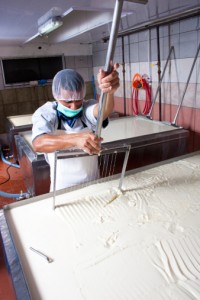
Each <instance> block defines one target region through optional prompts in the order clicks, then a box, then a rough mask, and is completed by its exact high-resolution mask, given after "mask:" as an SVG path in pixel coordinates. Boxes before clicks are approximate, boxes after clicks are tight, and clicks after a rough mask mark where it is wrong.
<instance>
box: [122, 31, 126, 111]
mask: <svg viewBox="0 0 200 300" xmlns="http://www.w3.org/2000/svg"><path fill="white" fill-rule="evenodd" d="M125 73H126V69H125V58H124V37H123V36H122V75H123V95H124V116H126V75H125Z"/></svg>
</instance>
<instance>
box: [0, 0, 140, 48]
mask: <svg viewBox="0 0 200 300" xmlns="http://www.w3.org/2000/svg"><path fill="white" fill-rule="evenodd" d="M135 1H136V2H137V1H140V0H135ZM138 5H139V6H140V5H141V4H138V3H133V1H132V2H128V1H124V3H123V11H122V16H125V15H127V14H131V13H133V12H134V11H135V10H136V9H137V7H138ZM114 6H115V0H100V1H99V0H46V1H41V0H40V1H38V0H29V1H27V0H17V1H16V0H1V1H0V15H1V18H0V46H3V45H6V46H20V45H22V44H24V43H34V42H36V41H38V39H40V42H41V41H42V42H44V43H50V44H55V43H60V42H66V41H70V42H75V43H76V42H78V43H84V42H85V43H92V42H94V41H95V40H97V39H100V38H103V36H104V35H108V34H109V27H110V26H109V25H108V24H109V23H110V22H111V21H112V17H113V11H114ZM53 7H58V8H60V10H61V15H62V19H63V25H62V26H61V27H60V28H58V29H56V30H55V31H54V32H52V33H50V34H49V35H48V36H44V37H41V36H39V34H38V19H39V18H41V17H42V16H43V15H44V14H46V13H47V12H48V11H49V10H50V9H52V8H53Z"/></svg>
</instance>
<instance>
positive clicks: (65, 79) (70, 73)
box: [32, 64, 119, 190]
mask: <svg viewBox="0 0 200 300" xmlns="http://www.w3.org/2000/svg"><path fill="white" fill-rule="evenodd" d="M117 68H118V64H116V65H115V66H114V67H113V70H112V72H111V73H110V74H109V75H106V73H105V72H104V71H103V70H102V69H100V70H99V73H98V75H97V79H98V83H99V87H100V89H101V90H102V91H103V92H104V93H107V97H106V105H105V110H104V122H103V126H106V125H107V124H106V123H108V122H107V118H108V116H109V115H110V114H111V112H112V111H113V107H114V93H115V91H116V90H117V89H118V87H119V77H118V72H117ZM52 92H53V96H54V98H55V100H56V101H54V102H47V103H45V104H44V105H43V106H42V107H40V108H38V109H37V110H36V112H35V113H34V115H33V129H32V143H33V148H34V150H35V151H36V152H43V153H47V154H48V155H46V159H47V161H48V162H49V164H50V170H51V190H53V186H52V184H53V174H54V170H53V156H52V153H53V152H55V151H56V150H62V149H67V148H79V149H82V150H83V151H85V152H86V153H88V154H90V155H92V154H98V153H99V151H100V148H101V145H100V142H101V140H102V139H101V138H98V137H97V136H96V135H95V134H94V131H95V128H96V125H97V116H98V108H99V104H98V102H97V101H96V100H89V101H86V100H84V97H85V92H86V91H85V83H84V80H83V78H82V77H81V75H80V74H78V73H77V72H76V71H75V70H71V69H65V70H62V71H60V72H58V73H57V74H56V75H55V77H54V79H53V83H52ZM97 173H98V165H97V158H96V156H93V157H88V156H87V157H82V158H73V159H63V160H59V161H58V167H57V174H58V175H57V182H56V188H57V189H60V188H65V187H69V186H73V185H76V184H80V183H83V182H86V181H88V180H92V179H95V178H96V177H97Z"/></svg>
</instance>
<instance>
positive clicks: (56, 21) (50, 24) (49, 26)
mask: <svg viewBox="0 0 200 300" xmlns="http://www.w3.org/2000/svg"><path fill="white" fill-rule="evenodd" d="M62 24H63V21H62V18H61V17H60V16H56V17H52V18H51V19H49V20H47V21H46V22H45V23H44V24H42V25H40V26H39V27H38V32H39V34H40V35H45V34H48V33H50V32H51V31H53V30H55V29H57V28H58V27H60V26H61V25H62Z"/></svg>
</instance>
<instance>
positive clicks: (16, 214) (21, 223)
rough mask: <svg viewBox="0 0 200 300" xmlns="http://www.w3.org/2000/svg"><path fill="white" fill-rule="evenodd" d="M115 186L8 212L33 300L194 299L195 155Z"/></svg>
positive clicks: (199, 277)
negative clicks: (38, 251)
mask: <svg viewBox="0 0 200 300" xmlns="http://www.w3.org/2000/svg"><path fill="white" fill-rule="evenodd" d="M118 183H119V181H118V180H113V181H111V182H107V183H98V184H95V185H92V186H88V187H86V188H84V189H79V190H76V191H73V192H69V193H67V194H63V195H60V196H57V197H56V206H57V207H56V209H55V210H53V208H52V203H53V199H52V198H45V199H44V200H39V201H34V199H32V201H27V200H25V201H23V202H22V205H18V206H13V208H12V206H11V208H10V209H9V210H7V212H6V215H7V220H8V222H9V226H10V228H11V232H12V234H13V236H14V242H15V245H16V248H17V251H18V253H19V257H20V260H21V263H22V267H23V271H24V273H25V276H26V279H27V282H28V285H29V289H30V293H31V296H32V299H33V300H40V299H42V300H51V299H52V300H55V299H70V300H79V299H80V300H125V299H126V300H134V299H136V300H151V299H152V300H161V299H162V300H172V299H173V300H175V299H176V300H189V299H193V300H194V299H195V300H197V299H200V154H199V155H195V156H192V157H190V158H185V159H182V160H180V161H177V162H173V163H170V164H165V165H162V166H159V167H156V168H152V169H148V170H146V171H143V172H140V173H136V174H132V175H128V176H126V177H125V179H124V181H123V189H124V190H125V192H124V193H123V194H122V193H121V192H120V191H119V190H118ZM48 196H49V195H48ZM18 204H20V203H18ZM30 247H33V248H35V249H38V250H40V251H42V252H43V253H45V254H47V255H48V256H50V257H51V258H52V259H53V262H52V263H48V262H47V261H46V260H45V259H44V258H43V257H41V256H39V255H38V254H36V253H34V252H32V251H31V250H30V249H29V248H30Z"/></svg>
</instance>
